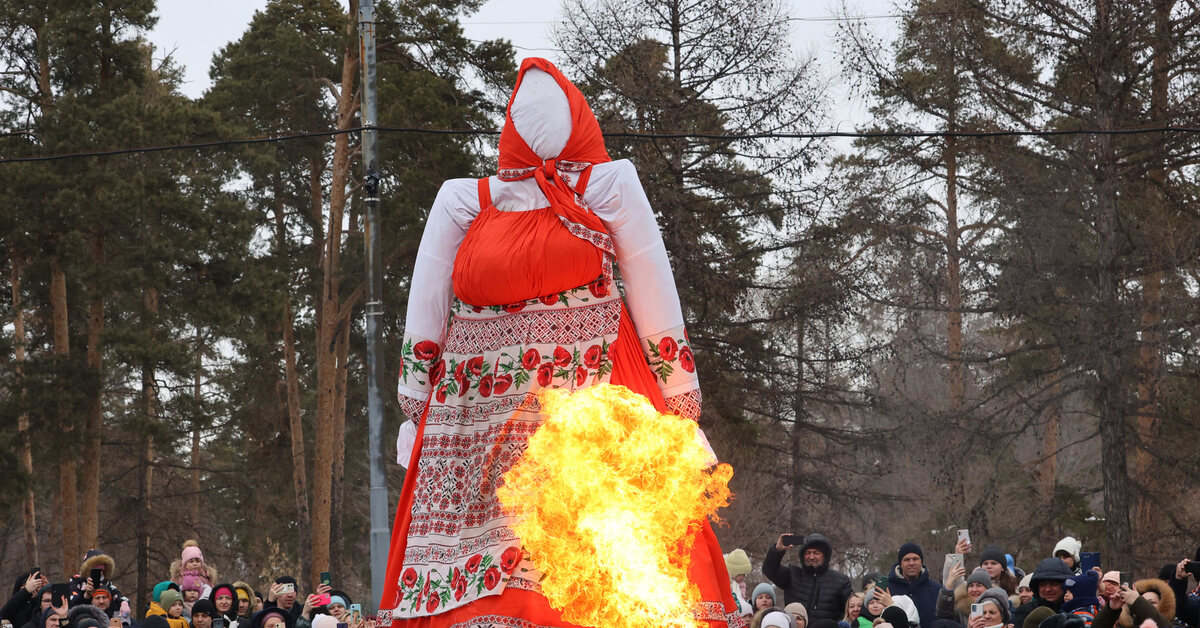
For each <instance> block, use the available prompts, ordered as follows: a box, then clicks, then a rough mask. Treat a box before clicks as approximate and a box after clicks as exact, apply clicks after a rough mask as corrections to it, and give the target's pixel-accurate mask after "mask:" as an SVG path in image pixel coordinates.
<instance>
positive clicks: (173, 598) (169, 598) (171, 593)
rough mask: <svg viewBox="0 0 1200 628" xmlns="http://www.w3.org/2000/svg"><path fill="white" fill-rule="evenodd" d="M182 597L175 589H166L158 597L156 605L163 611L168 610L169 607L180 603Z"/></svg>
mask: <svg viewBox="0 0 1200 628" xmlns="http://www.w3.org/2000/svg"><path fill="white" fill-rule="evenodd" d="M182 601H183V595H182V594H181V593H180V592H179V591H176V590H175V589H167V590H166V591H163V592H162V594H161V595H159V596H158V604H159V606H162V607H163V610H164V611H166V610H170V609H171V605H172V604H174V603H176V602H182Z"/></svg>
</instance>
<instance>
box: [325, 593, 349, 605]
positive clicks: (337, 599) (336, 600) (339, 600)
mask: <svg viewBox="0 0 1200 628" xmlns="http://www.w3.org/2000/svg"><path fill="white" fill-rule="evenodd" d="M329 603H330V604H341V605H342V608H347V607H349V606H350V605H349V604H347V603H346V598H344V597H342V596H340V595H331V596H329Z"/></svg>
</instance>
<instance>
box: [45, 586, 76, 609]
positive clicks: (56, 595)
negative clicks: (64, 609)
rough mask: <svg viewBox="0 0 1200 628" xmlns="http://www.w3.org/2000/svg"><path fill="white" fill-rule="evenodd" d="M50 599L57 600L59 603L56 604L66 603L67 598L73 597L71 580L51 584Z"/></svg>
mask: <svg viewBox="0 0 1200 628" xmlns="http://www.w3.org/2000/svg"><path fill="white" fill-rule="evenodd" d="M50 599H51V601H55V600H57V602H58V603H57V604H55V606H62V605H63V604H66V603H67V600H69V599H71V584H70V583H69V582H59V583H57V584H53V585H51V588H50Z"/></svg>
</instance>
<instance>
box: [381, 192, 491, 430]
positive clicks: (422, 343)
mask: <svg viewBox="0 0 1200 628" xmlns="http://www.w3.org/2000/svg"><path fill="white" fill-rule="evenodd" d="M478 213H479V196H478V192H477V183H476V181H475V179H452V180H450V181H447V182H445V183H443V184H442V188H441V189H440V190H439V191H438V195H437V199H436V200H434V202H433V207H432V208H430V210H429V218H428V220H427V221H426V222H425V232H424V234H422V236H421V245H420V247H419V248H418V249H417V260H416V263H415V264H414V266H413V277H412V282H411V283H410V284H409V289H408V313H407V315H406V316H405V319H404V342H403V345H402V347H401V353H400V376H399V380H398V382H397V386H396V393H397V398H398V399H399V401H400V407H401V409H402V410H403V411H404V414H405V415H407V416H408V417H409V418H412V419H414V420H416V419H418V418H420V416H421V413H422V412H424V410H425V406H426V404H427V403H428V402H429V392H430V391H431V390H432V389H433V384H434V382H433V381H431V379H432V378H431V377H430V374H431V373H433V372H435V371H436V367H437V364H438V362H439V361H440V360H441V359H442V348H443V346H444V344H445V335H446V321H447V318H448V317H449V314H450V304H451V301H452V300H453V299H454V290H453V285H452V278H451V273H452V272H453V270H454V256H455V254H456V253H457V252H458V246H459V245H460V244H462V241H463V237H464V236H465V235H466V233H467V228H468V227H470V226H471V221H472V220H474V219H475V216H476V215H478Z"/></svg>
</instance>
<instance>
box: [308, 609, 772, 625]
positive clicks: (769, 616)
mask: <svg viewBox="0 0 1200 628" xmlns="http://www.w3.org/2000/svg"><path fill="white" fill-rule="evenodd" d="M758 625H759V627H760V628H792V618H791V617H790V616H789V615H788V614H787V613H784V612H782V611H771V612H769V613H767V614H766V615H763V618H762V622H760V623H759V624H758ZM313 628H317V627H316V626H313Z"/></svg>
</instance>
